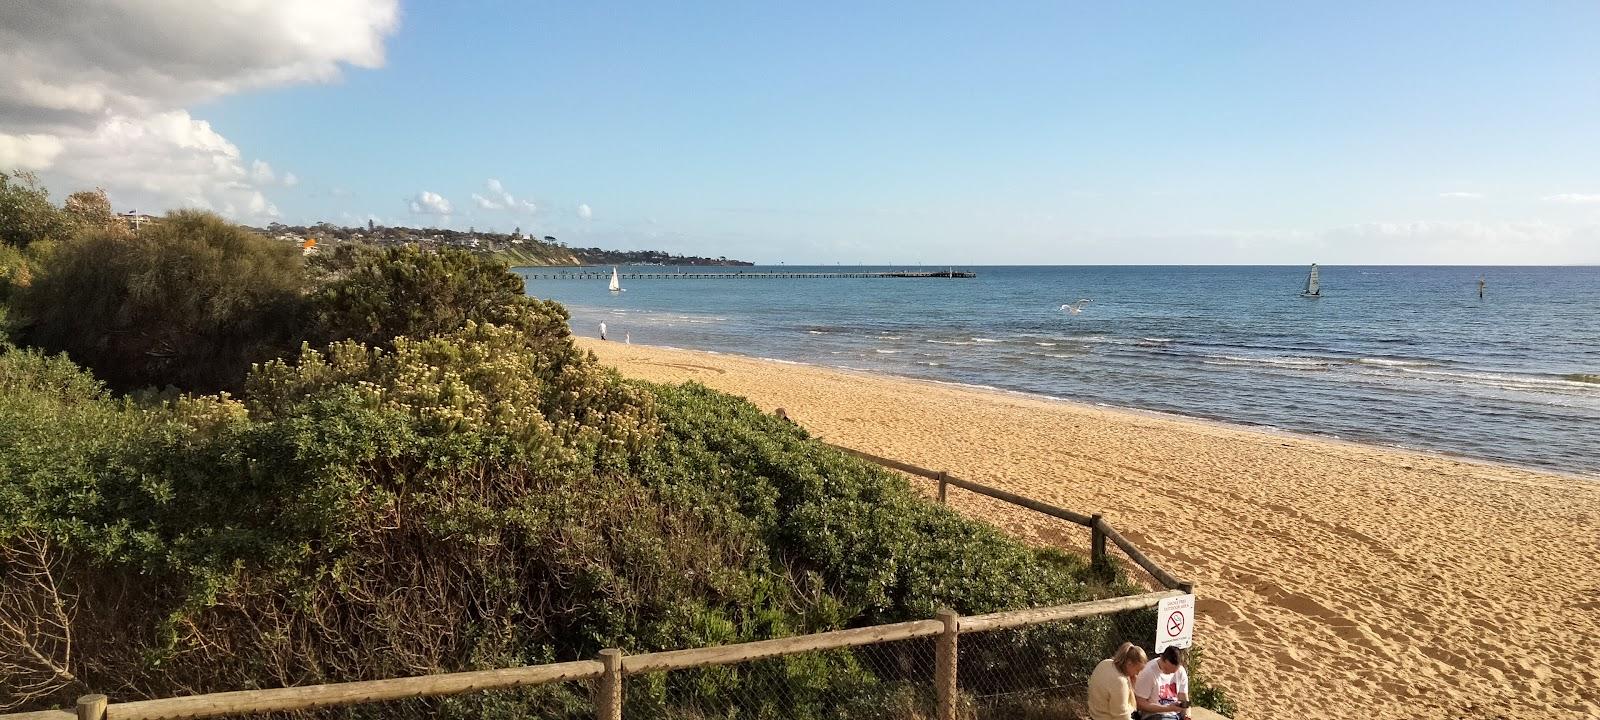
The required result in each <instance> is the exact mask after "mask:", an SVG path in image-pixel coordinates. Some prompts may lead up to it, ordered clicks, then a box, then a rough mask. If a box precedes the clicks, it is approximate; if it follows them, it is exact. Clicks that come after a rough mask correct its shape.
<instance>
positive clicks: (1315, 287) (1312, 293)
mask: <svg viewBox="0 0 1600 720" xmlns="http://www.w3.org/2000/svg"><path fill="white" fill-rule="evenodd" d="M1300 297H1303V298H1319V297H1322V283H1321V282H1320V281H1318V279H1317V264H1316V263H1311V274H1310V275H1307V276H1306V289H1305V292H1302V293H1300Z"/></svg>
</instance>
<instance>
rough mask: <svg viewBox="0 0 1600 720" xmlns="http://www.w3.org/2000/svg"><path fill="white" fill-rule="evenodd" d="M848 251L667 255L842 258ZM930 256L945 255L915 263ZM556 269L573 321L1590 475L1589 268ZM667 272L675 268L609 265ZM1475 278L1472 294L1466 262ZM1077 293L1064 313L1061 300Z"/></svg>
mask: <svg viewBox="0 0 1600 720" xmlns="http://www.w3.org/2000/svg"><path fill="white" fill-rule="evenodd" d="M905 269H912V270H916V269H918V268H873V267H865V268H863V267H856V266H830V267H814V268H799V267H793V266H789V267H774V268H760V267H757V268H739V269H733V268H700V269H692V268H682V269H681V271H682V272H728V273H737V272H740V271H743V272H747V273H748V272H766V271H780V272H804V271H815V272H854V271H874V270H905ZM924 269H926V270H936V269H937V270H943V269H945V268H924ZM958 269H962V270H971V271H974V272H976V273H977V277H976V278H973V279H920V278H919V279H887V278H884V279H739V278H715V279H683V278H670V279H635V280H624V283H623V285H624V287H625V291H624V292H621V293H611V292H608V291H607V289H606V282H607V280H608V279H609V277H610V273H609V268H606V269H605V270H606V272H605V277H606V279H598V280H556V279H541V278H537V277H534V276H535V275H540V274H543V275H548V274H549V273H551V272H555V271H553V270H550V269H543V268H527V269H519V270H518V272H520V273H522V274H524V275H525V276H527V277H528V280H527V290H528V293H529V294H531V295H535V296H539V297H545V298H550V299H554V300H557V301H560V302H561V303H562V304H564V305H566V307H567V309H568V310H569V312H570V313H571V316H572V329H573V332H575V333H576V334H578V335H585V336H591V337H593V336H597V335H598V334H599V326H600V323H601V322H604V323H606V325H607V330H608V332H607V335H608V337H609V338H610V339H611V340H615V341H619V342H620V341H622V340H623V339H624V337H626V336H631V338H632V340H633V342H636V343H643V344H652V345H669V346H675V347H682V348H691V349H699V350H715V351H720V352H729V353H738V354H743V355H749V356H753V357H764V358H771V359H778V360H786V361H798V362H805V363H814V364H817V365H825V366H833V367H840V368H851V369H857V370H866V371H871V372H878V373H889V374H894V375H902V376H907V377H915V378H923V379H930V380H939V381H946V382H956V383H965V384H973V385H981V386H987V387H992V388H998V389H1003V390H1012V391H1018V392H1024V393H1031V394H1038V395H1044V396H1049V397H1055V398H1064V399H1070V400H1076V401H1083V402H1090V403H1100V404H1107V405H1116V406H1125V407H1132V408H1141V409H1148V410H1157V411H1164V412H1171V413H1179V414H1184V415H1191V416H1197V417H1204V418H1211V419H1218V420H1225V421H1230V422H1234V423H1242V424H1248V425H1259V426H1269V427H1273V428H1280V429H1284V430H1291V431H1296V432H1304V433H1314V434H1317V435H1324V436H1332V437H1337V438H1343V439H1348V440H1357V441H1363V442H1371V443H1378V444H1385V445H1395V446H1402V447H1410V448H1419V449H1426V450H1434V451H1441V452H1446V453H1453V454H1459V455H1465V456H1470V457H1477V458H1484V459H1490V460H1499V461H1507V462H1512V463H1516V464H1521V465H1528V466H1535V467H1541V468H1550V469H1557V470H1565V471H1572V472H1579V473H1584V474H1593V475H1600V268H1597V267H1488V268H1480V267H1334V266H1323V267H1322V268H1321V283H1322V294H1321V297H1320V298H1316V299H1308V298H1302V297H1300V296H1299V293H1300V290H1301V289H1302V288H1303V287H1304V284H1305V276H1306V271H1307V268H1306V267H1262V266H1251V267H1152V266H1136V267H1105V266H1101V267H1087V266H1074V267H967V268H958ZM622 270H623V272H624V273H627V272H630V271H632V272H665V273H674V272H679V271H680V269H676V268H670V267H669V268H657V267H646V268H623V269H622ZM1480 277H1481V278H1483V279H1484V280H1485V282H1486V288H1485V291H1484V295H1483V298H1482V299H1480V298H1479V296H1478V280H1479V278H1480ZM1081 299H1087V300H1088V302H1084V303H1081V304H1079V306H1080V307H1081V310H1080V311H1079V312H1077V313H1073V312H1071V311H1070V309H1069V310H1063V309H1062V307H1061V306H1062V305H1063V304H1069V303H1078V301H1079V300H1081Z"/></svg>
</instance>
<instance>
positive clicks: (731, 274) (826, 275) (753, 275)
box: [525, 268, 978, 280]
mask: <svg viewBox="0 0 1600 720" xmlns="http://www.w3.org/2000/svg"><path fill="white" fill-rule="evenodd" d="M525 269H543V268H525ZM617 276H618V277H619V278H620V279H623V280H778V279H786V280H797V279H818V280H832V279H842V278H975V277H977V276H978V274H977V273H973V272H965V271H961V270H936V271H930V272H920V271H902V270H894V271H885V272H787V271H761V272H742V271H737V270H735V271H714V272H704V271H694V272H685V271H668V270H662V271H655V272H652V271H642V270H631V271H629V272H619V273H618V274H617ZM525 277H528V278H530V279H534V280H610V279H611V271H609V270H605V271H601V270H575V271H562V272H544V273H527V274H526V275H525Z"/></svg>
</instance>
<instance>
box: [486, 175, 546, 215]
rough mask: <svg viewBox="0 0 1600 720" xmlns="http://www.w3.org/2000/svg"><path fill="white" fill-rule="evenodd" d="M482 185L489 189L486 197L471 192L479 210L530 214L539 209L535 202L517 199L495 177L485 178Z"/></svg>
mask: <svg viewBox="0 0 1600 720" xmlns="http://www.w3.org/2000/svg"><path fill="white" fill-rule="evenodd" d="M483 186H484V187H486V188H488V190H489V195H488V196H487V197H485V196H483V195H479V194H477V193H473V194H472V202H473V203H474V204H476V205H477V206H478V208H479V209H481V210H509V211H511V212H512V213H515V214H519V215H532V214H534V213H536V212H538V211H539V206H538V205H537V204H535V203H533V202H532V201H529V200H518V199H517V198H516V196H515V195H512V194H511V193H510V192H508V191H507V190H506V186H505V185H504V184H503V183H501V182H500V181H499V180H497V179H495V178H489V179H488V180H485V181H484V182H483Z"/></svg>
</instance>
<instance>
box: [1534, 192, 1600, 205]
mask: <svg viewBox="0 0 1600 720" xmlns="http://www.w3.org/2000/svg"><path fill="white" fill-rule="evenodd" d="M1545 200H1546V201H1549V202H1558V203H1570V204H1573V205H1594V204H1600V193H1561V194H1560V195H1548V196H1546V197H1545Z"/></svg>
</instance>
